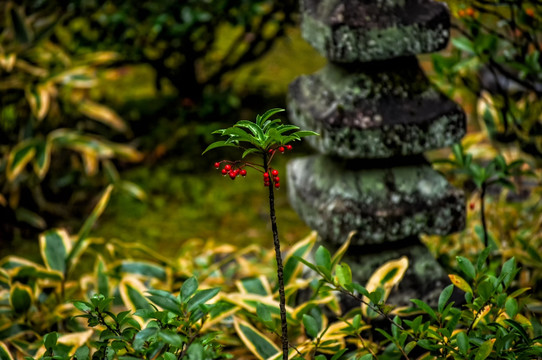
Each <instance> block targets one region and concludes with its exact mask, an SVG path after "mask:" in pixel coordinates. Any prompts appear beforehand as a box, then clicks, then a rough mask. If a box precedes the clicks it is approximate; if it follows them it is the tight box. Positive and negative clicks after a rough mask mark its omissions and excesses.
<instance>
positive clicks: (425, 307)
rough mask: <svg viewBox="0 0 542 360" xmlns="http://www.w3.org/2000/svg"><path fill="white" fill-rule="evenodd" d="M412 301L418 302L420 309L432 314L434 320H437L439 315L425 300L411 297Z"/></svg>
mask: <svg viewBox="0 0 542 360" xmlns="http://www.w3.org/2000/svg"><path fill="white" fill-rule="evenodd" d="M410 301H412V302H413V303H414V304H416V306H418V307H419V308H420V309H422V310H423V311H425V313H426V314H427V315H429V316H431V317H432V318H433V319H434V320H437V315H436V314H435V311H434V310H433V309H431V307H430V306H429V305H427V304H426V303H425V302H423V301H422V300H418V299H410Z"/></svg>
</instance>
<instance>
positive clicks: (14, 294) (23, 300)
mask: <svg viewBox="0 0 542 360" xmlns="http://www.w3.org/2000/svg"><path fill="white" fill-rule="evenodd" d="M32 293H33V292H32V288H30V286H28V285H23V284H20V283H15V284H14V285H12V286H11V289H10V292H9V304H10V305H11V308H12V309H13V311H15V313H17V314H22V313H24V312H26V311H28V309H30V306H32V298H33V296H32Z"/></svg>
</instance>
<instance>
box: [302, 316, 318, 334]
mask: <svg viewBox="0 0 542 360" xmlns="http://www.w3.org/2000/svg"><path fill="white" fill-rule="evenodd" d="M303 326H304V327H305V331H306V332H307V334H308V335H309V336H310V337H311V338H313V339H314V338H316V337H318V332H319V326H318V323H317V322H316V320H315V319H314V318H313V317H312V316H310V315H307V314H303Z"/></svg>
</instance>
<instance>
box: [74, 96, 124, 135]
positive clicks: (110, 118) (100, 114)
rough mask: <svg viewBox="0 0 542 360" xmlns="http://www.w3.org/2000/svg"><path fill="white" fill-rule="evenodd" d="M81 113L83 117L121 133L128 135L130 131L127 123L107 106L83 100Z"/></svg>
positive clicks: (80, 105) (80, 106) (80, 108)
mask: <svg viewBox="0 0 542 360" xmlns="http://www.w3.org/2000/svg"><path fill="white" fill-rule="evenodd" d="M78 110H79V112H81V113H82V114H83V115H85V116H87V117H89V118H91V119H93V120H96V121H99V122H101V123H103V124H105V125H107V126H109V127H111V128H112V129H115V130H117V131H119V132H122V133H126V132H127V131H128V126H127V125H126V122H125V121H124V120H123V119H122V118H121V117H120V116H119V115H118V114H117V113H116V112H115V111H113V110H112V109H110V108H109V107H107V106H104V105H101V104H98V103H95V102H93V101H90V100H83V101H82V102H81V103H80V104H79V108H78Z"/></svg>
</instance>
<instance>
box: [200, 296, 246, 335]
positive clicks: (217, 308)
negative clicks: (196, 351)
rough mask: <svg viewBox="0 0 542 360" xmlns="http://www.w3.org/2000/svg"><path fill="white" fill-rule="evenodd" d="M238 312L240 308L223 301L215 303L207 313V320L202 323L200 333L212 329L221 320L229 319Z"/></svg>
mask: <svg viewBox="0 0 542 360" xmlns="http://www.w3.org/2000/svg"><path fill="white" fill-rule="evenodd" d="M239 310H241V308H240V307H239V306H237V305H235V304H232V303H230V302H227V301H223V300H220V301H217V302H216V303H215V304H214V306H213V308H212V309H211V312H210V313H209V318H208V319H207V320H206V321H205V322H204V323H203V326H202V328H201V331H202V332H205V330H207V329H209V328H211V327H213V326H214V325H215V324H217V323H219V322H220V321H222V320H223V319H226V318H229V317H230V316H232V315H233V314H235V313H237V312H238V311H239Z"/></svg>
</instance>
